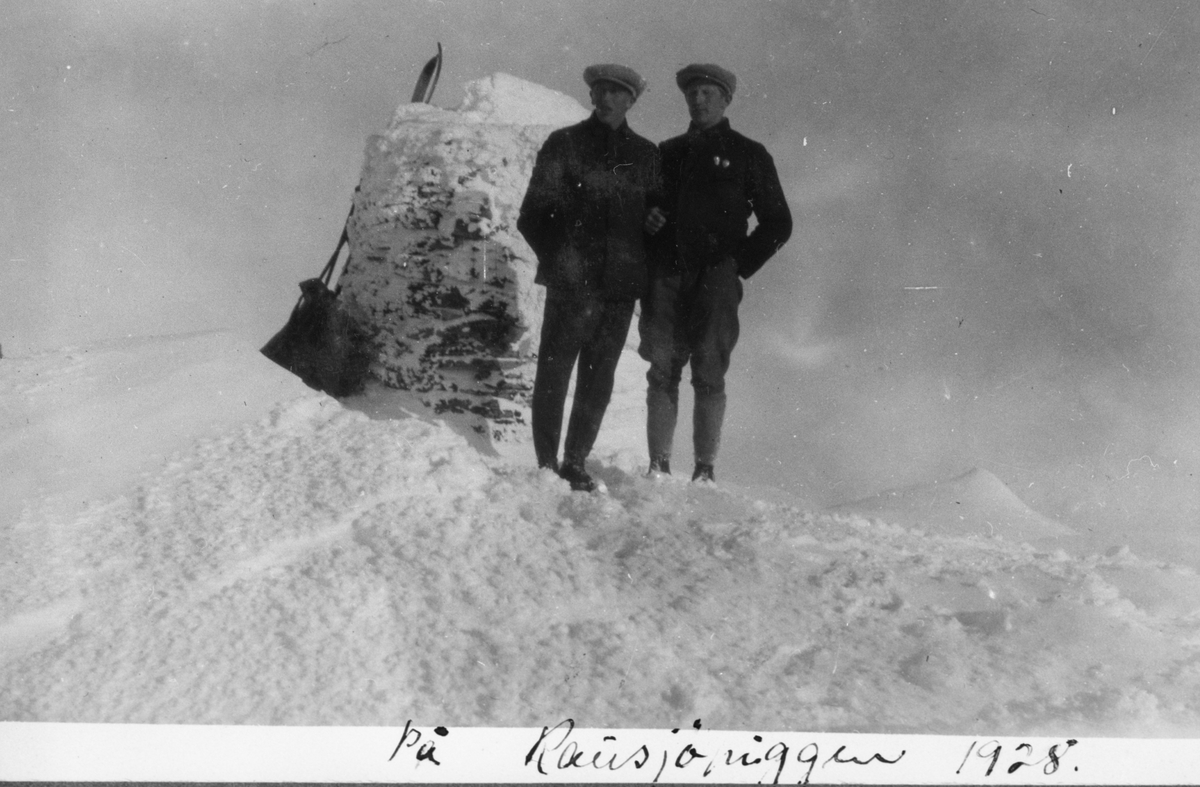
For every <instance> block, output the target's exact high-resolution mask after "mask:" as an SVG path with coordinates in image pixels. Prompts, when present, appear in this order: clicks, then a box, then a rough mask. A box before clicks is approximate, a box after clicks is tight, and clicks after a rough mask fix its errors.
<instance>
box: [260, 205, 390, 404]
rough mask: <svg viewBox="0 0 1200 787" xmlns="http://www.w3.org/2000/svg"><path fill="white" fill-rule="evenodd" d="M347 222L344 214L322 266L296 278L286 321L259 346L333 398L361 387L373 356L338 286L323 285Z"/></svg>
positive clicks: (334, 262)
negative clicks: (295, 297)
mask: <svg viewBox="0 0 1200 787" xmlns="http://www.w3.org/2000/svg"><path fill="white" fill-rule="evenodd" d="M348 227H349V219H347V226H346V227H343V228H342V236H341V238H340V239H339V240H338V244H337V248H335V249H334V250H333V255H332V256H331V257H330V258H329V262H328V263H327V264H326V265H325V268H324V269H323V270H322V271H321V273H320V275H318V276H317V277H316V278H313V279H307V280H305V281H302V282H300V300H298V301H297V302H296V306H295V308H293V309H292V314H291V316H290V317H289V318H288V321H287V324H285V325H284V326H283V328H282V329H281V330H280V331H279V333H277V334H275V335H274V336H273V337H271V340H270V341H269V342H267V343H266V344H265V345H263V348H262V354H263V355H265V356H266V357H268V358H270V359H271V360H272V361H274V362H275V363H277V364H279V365H280V366H282V367H283V368H284V369H287V370H288V371H289V372H292V373H293V374H295V375H296V376H297V377H299V378H300V379H301V380H303V381H304V382H305V383H306V384H307V385H309V387H311V388H315V389H317V390H319V391H324V392H325V393H327V394H329V395H330V396H334V397H343V396H351V395H353V394H356V393H360V392H361V391H362V390H363V386H364V385H365V384H366V382H367V378H368V370H369V368H370V365H371V361H372V359H373V358H374V355H375V353H374V346H373V342H372V341H371V338H370V336H369V334H368V333H367V332H366V331H364V330H363V329H362V328H361V327H360V326H359V325H358V324H357V323H356V322H355V321H354V319H353V318H352V317H351V316H350V315H349V314H347V313H346V310H345V308H344V307H343V305H342V303H341V302H340V301H339V300H338V291H339V290H338V289H331V288H330V286H329V282H330V280H331V279H332V277H333V271H334V268H335V267H336V266H337V259H338V255H339V254H340V253H341V250H342V247H343V246H345V245H346V244H347V243H348V242H349V230H348ZM339 289H340V288H339Z"/></svg>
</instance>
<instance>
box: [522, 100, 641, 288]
mask: <svg viewBox="0 0 1200 787" xmlns="http://www.w3.org/2000/svg"><path fill="white" fill-rule="evenodd" d="M661 182H662V180H661V173H660V169H659V161H658V148H656V147H655V145H654V143H653V142H650V141H649V140H647V139H645V138H643V137H641V136H638V135H637V134H635V133H634V132H633V131H631V130H630V128H629V125H628V124H627V123H622V124H621V127H620V128H618V129H616V130H615V131H614V130H613V129H610V128H609V127H608V126H606V125H604V124H603V123H601V122H600V121H599V120H597V119H596V116H595V115H592V116H591V117H590V118H588V119H587V120H585V121H583V122H582V123H577V124H575V125H574V126H568V127H566V128H562V129H558V130H557V131H555V132H553V133H552V134H551V135H550V136H549V138H548V139H547V140H546V142H545V144H543V145H542V148H541V150H540V151H538V155H537V161H536V163H535V164H534V167H533V177H532V178H531V179H530V181H529V188H528V190H527V191H526V192H525V199H524V201H523V202H522V203H521V216H520V218H519V219H518V220H517V229H518V230H520V232H521V234H522V235H523V236H524V237H525V240H526V241H527V242H528V243H529V246H530V248H532V249H533V251H534V254H536V255H537V259H538V267H537V277H536V278H535V281H536V282H537V283H538V284H544V285H545V286H547V287H552V288H556V289H561V290H568V291H573V292H581V293H587V294H591V295H599V296H600V297H602V298H604V299H606V300H635V299H637V298H640V297H641V296H642V294H643V292H644V290H645V288H646V249H645V236H644V230H643V224H644V222H645V218H646V208H647V207H648V206H649V205H651V204H659V202H660V200H661Z"/></svg>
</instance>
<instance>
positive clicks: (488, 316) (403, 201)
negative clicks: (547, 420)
mask: <svg viewBox="0 0 1200 787" xmlns="http://www.w3.org/2000/svg"><path fill="white" fill-rule="evenodd" d="M587 114H588V112H587V110H585V109H584V108H583V107H582V106H581V105H580V104H579V102H577V101H575V100H574V99H572V98H570V97H568V96H565V95H563V94H561V93H557V92H555V91H552V90H549V89H548V88H544V87H541V86H539V85H535V84H532V83H530V82H526V81H523V80H520V79H518V78H516V77H513V76H509V75H507V74H495V75H493V76H491V77H487V78H484V79H480V80H476V81H474V82H470V83H468V84H467V85H466V98H465V100H464V101H463V103H462V104H461V105H460V106H459V107H458V108H457V109H455V110H446V109H440V108H438V107H434V106H430V105H428V104H404V105H401V106H400V107H399V109H397V110H396V112H395V114H394V116H393V117H392V120H391V123H390V124H389V126H388V128H387V130H386V131H385V132H384V133H382V134H379V135H375V136H372V137H371V138H370V139H369V140H368V142H367V150H366V160H365V163H364V166H363V172H362V177H361V179H360V182H359V186H358V189H357V190H356V191H355V195H354V209H353V212H352V214H351V217H350V221H349V239H350V256H349V258H348V259H347V262H346V266H345V270H344V271H343V273H342V275H341V277H340V279H339V281H338V284H339V287H340V289H341V299H342V301H343V303H345V304H346V305H347V308H348V309H349V310H350V312H351V314H353V315H354V316H355V319H356V320H357V321H358V322H359V324H360V325H362V326H363V327H364V328H366V329H367V331H368V332H369V333H370V334H371V335H372V336H373V337H374V341H375V345H376V348H377V354H376V359H375V363H374V364H373V366H372V373H373V374H374V376H376V377H377V378H378V379H379V380H381V381H382V382H383V383H384V384H386V385H388V386H392V387H395V388H400V389H405V390H409V391H413V392H415V393H416V394H417V395H418V397H419V399H420V400H421V401H422V402H423V403H424V404H425V405H426V406H428V407H429V408H431V409H432V410H433V412H434V413H435V414H439V415H442V414H446V413H458V414H470V416H471V417H472V418H473V419H474V420H473V423H472V428H474V429H475V430H476V431H477V432H479V433H480V434H481V435H484V436H486V437H487V438H489V439H491V440H497V441H499V440H506V439H510V438H511V437H512V436H513V433H514V432H517V431H519V432H520V433H521V434H524V432H525V431H527V429H525V427H524V425H525V424H526V423H527V413H528V406H529V397H530V394H531V391H532V386H533V375H534V371H535V369H536V352H537V344H538V337H539V332H540V329H541V313H542V305H543V301H544V297H545V296H544V293H543V292H542V288H541V287H538V286H536V285H535V284H534V281H533V279H534V273H535V269H536V260H535V258H534V255H533V251H532V250H531V249H530V248H529V246H528V244H526V243H525V241H524V239H523V238H522V237H521V236H520V233H518V232H517V229H516V223H517V215H518V212H519V208H520V204H521V200H522V198H523V197H524V194H525V189H526V187H527V185H528V183H529V178H530V175H531V174H532V171H533V163H534V159H535V157H536V155H537V151H538V149H539V148H540V147H541V145H542V143H543V142H544V141H545V139H546V137H547V136H548V135H549V134H550V132H551V131H553V130H554V129H556V128H561V127H562V126H566V125H569V124H571V123H576V122H578V121H580V120H582V119H583V118H585V117H587Z"/></svg>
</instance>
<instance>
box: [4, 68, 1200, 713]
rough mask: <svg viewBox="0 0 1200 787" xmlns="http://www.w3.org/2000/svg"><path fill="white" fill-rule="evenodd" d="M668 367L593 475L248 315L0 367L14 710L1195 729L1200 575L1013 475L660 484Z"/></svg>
mask: <svg viewBox="0 0 1200 787" xmlns="http://www.w3.org/2000/svg"><path fill="white" fill-rule="evenodd" d="M469 89H470V90H474V91H475V93H474V94H472V96H473V97H472V99H471V101H469V102H467V104H466V105H465V107H466V108H465V109H464V110H463V111H464V112H479V113H483V116H486V117H487V118H491V119H492V121H493V122H504V123H512V122H518V121H519V120H520V119H521V118H525V117H527V116H531V115H532V116H536V115H537V113H538V112H543V111H545V112H550V113H551V114H553V113H559V114H561V113H564V112H570V111H574V110H573V109H572V108H571V107H570V106H566V105H564V104H562V103H561V102H558V103H554V102H550V104H545V103H544V102H545V101H546V100H547V99H545V97H544V96H543V98H542V99H539V98H538V95H539V94H538V93H537V92H536V91H533V90H531V89H529V88H527V87H525V86H524V85H522V84H520V83H517V82H514V81H512V80H509V79H493V80H492V83H491V89H490V90H489V88H488V83H487V82H486V81H483V82H479V83H473V86H472V87H471V88H469ZM539 101H541V102H543V103H539ZM547 106H548V107H549V109H546V107H547ZM539 107H540V108H539ZM422 112H424V113H425V115H429V116H432V114H436V112H435V111H434V110H422ZM422 117H424V115H423V116H422ZM497 118H499V119H500V120H496V119H497ZM534 119H535V120H536V117H535V118H534ZM423 122H424V121H423ZM282 317H283V315H281V319H282ZM522 324H527V323H522ZM644 372H645V367H644V364H643V363H642V362H641V361H640V359H638V358H637V357H636V354H633V353H627V354H626V357H625V358H623V359H622V362H621V366H620V368H619V372H618V374H619V379H618V385H617V391H616V393H615V394H614V401H613V405H612V407H611V408H610V410H609V414H608V417H607V419H606V422H605V425H604V429H603V431H602V433H601V437H600V441H599V443H598V445H597V449H596V451H595V453H594V454H593V457H592V463H591V469H592V470H593V471H594V472H595V474H596V475H597V477H598V478H600V479H602V481H603V483H604V490H603V491H602V492H600V493H597V494H581V493H572V492H571V491H570V490H569V488H568V487H567V485H566V483H565V482H563V481H562V480H560V479H558V478H557V477H556V476H554V475H553V474H550V473H548V472H546V471H538V470H537V469H536V468H535V467H534V466H533V464H534V463H533V455H532V450H531V449H530V448H529V446H528V445H527V444H526V443H525V442H523V441H520V440H515V441H509V442H506V443H501V444H492V443H491V442H490V440H489V436H488V435H486V434H484V433H481V432H480V430H479V429H478V428H477V427H478V425H479V424H478V423H477V422H476V421H475V420H470V419H474V418H475V417H476V415H477V414H472V413H463V414H455V413H452V412H446V413H443V414H442V415H440V416H437V417H435V416H433V415H432V414H431V413H432V412H433V411H432V410H430V409H429V408H427V407H426V406H425V405H424V404H422V401H421V399H420V394H419V393H417V392H415V391H400V390H396V389H394V388H389V387H386V386H384V385H381V384H373V385H372V386H370V387H369V388H368V390H367V392H366V393H365V394H364V395H362V396H360V397H356V398H353V399H349V400H346V401H343V402H338V401H335V400H334V399H331V398H329V397H326V396H324V395H322V394H319V393H316V392H314V391H311V390H309V389H308V388H306V387H304V386H303V384H301V383H300V382H299V381H298V380H296V379H295V378H294V377H292V376H291V375H289V374H288V373H287V372H285V371H283V370H282V369H280V368H278V367H276V366H274V365H273V364H272V363H271V362H269V361H268V360H266V359H265V358H263V357H262V356H261V355H260V354H259V353H258V352H257V350H256V348H255V347H254V346H252V345H250V344H246V343H245V342H244V341H242V340H240V339H237V338H235V337H233V336H230V335H228V334H224V333H219V332H217V333H207V334H193V335H186V336H170V337H138V338H132V339H130V340H128V341H125V342H115V343H108V344H103V345H93V346H88V347H74V348H65V349H63V350H60V351H58V352H51V353H45V354H41V355H34V356H29V357H22V358H5V359H3V360H2V361H0V484H2V485H3V486H2V487H0V493H2V495H0V556H3V560H4V571H3V572H0V661H2V663H3V670H0V720H7V721H60V722H155V723H221V724H280V725H396V724H402V723H404V721H405V720H409V719H411V720H413V722H414V723H415V724H419V725H453V726H465V725H482V726H505V727H509V726H540V725H543V724H554V723H557V722H558V721H560V720H561V719H563V718H567V717H570V718H573V719H575V720H576V722H577V723H578V724H579V725H581V726H589V727H624V728H628V727H650V728H665V727H677V726H682V725H684V724H691V723H692V721H693V720H694V719H703V723H704V725H705V726H706V727H707V728H709V729H722V728H725V729H760V730H761V729H775V730H787V729H794V730H806V731H857V732H917V733H954V734H966V733H972V732H978V733H986V734H992V735H1004V734H1030V735H1033V734H1044V735H1083V734H1090V735H1137V736H1153V735H1157V736H1190V735H1195V734H1197V733H1198V732H1200V579H1198V578H1197V576H1196V573H1195V571H1194V570H1192V569H1191V568H1187V567H1182V566H1176V565H1170V564H1163V563H1159V562H1153V561H1149V560H1146V559H1143V558H1141V557H1139V556H1138V555H1136V554H1133V553H1131V552H1130V551H1129V550H1128V549H1127V548H1122V545H1120V544H1113V545H1111V546H1112V548H1111V549H1101V550H1100V552H1099V553H1096V554H1094V553H1093V552H1094V551H1095V550H1094V549H1091V548H1090V547H1089V548H1083V547H1082V546H1081V545H1082V542H1081V541H1080V539H1078V538H1077V537H1076V536H1075V535H1074V534H1072V533H1071V532H1070V531H1068V530H1067V529H1066V528H1063V527H1062V526H1061V525H1059V524H1058V523H1057V522H1054V521H1053V520H1050V519H1048V518H1046V517H1043V516H1041V515H1040V514H1038V513H1037V512H1036V511H1033V510H1031V509H1030V508H1028V507H1027V506H1026V505H1025V504H1024V503H1023V502H1022V501H1021V500H1020V498H1019V496H1018V495H1016V494H1015V493H1014V492H1013V491H1012V490H1011V489H1009V488H1008V487H1006V486H1005V485H1004V484H1003V483H1002V482H1001V481H1000V479H999V478H997V477H996V476H995V475H992V474H991V473H990V472H988V471H987V470H986V469H985V468H964V469H963V470H964V473H965V474H964V475H962V476H960V477H959V478H954V479H949V480H948V481H946V482H945V483H942V484H935V485H930V486H926V487H921V488H917V489H907V490H897V491H891V492H883V493H881V494H880V495H879V496H878V497H876V498H873V499H870V500H866V501H860V502H858V503H851V504H848V505H846V506H842V507H839V508H838V509H836V510H829V511H815V510H812V509H811V507H810V506H808V505H807V504H806V503H805V502H804V501H802V500H793V499H788V498H787V497H786V496H785V495H784V494H782V493H767V492H764V491H762V490H748V489H739V488H737V487H736V486H730V485H728V484H726V483H721V484H720V485H718V486H715V487H714V486H707V485H694V484H690V483H687V481H686V478H678V477H677V478H668V479H666V480H664V481H658V482H656V481H653V480H650V479H647V478H646V477H645V476H644V466H643V459H642V454H643V451H644V449H643V444H642V440H643V437H642V434H643V429H644V420H643V419H644V413H643V411H642V404H641V402H642V398H643V396H644V387H643V386H644V382H643V379H644V378H643V375H644Z"/></svg>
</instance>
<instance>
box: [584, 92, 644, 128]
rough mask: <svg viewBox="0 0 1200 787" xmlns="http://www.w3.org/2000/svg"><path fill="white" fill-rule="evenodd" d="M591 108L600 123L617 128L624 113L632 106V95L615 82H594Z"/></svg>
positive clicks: (622, 119) (623, 118) (623, 117)
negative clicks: (593, 108)
mask: <svg viewBox="0 0 1200 787" xmlns="http://www.w3.org/2000/svg"><path fill="white" fill-rule="evenodd" d="M590 95H591V97H592V106H593V107H595V108H596V117H597V118H598V119H599V120H600V122H601V123H604V124H605V125H607V126H609V127H611V128H617V127H618V126H620V125H621V122H622V121H624V120H625V113H626V112H628V111H629V108H630V107H632V106H633V102H634V98H633V93H630V92H629V91H628V90H627V89H626V88H624V87H622V86H621V85H618V84H616V83H615V82H603V81H601V82H596V83H595V84H593V85H592V89H591V93H590Z"/></svg>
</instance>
